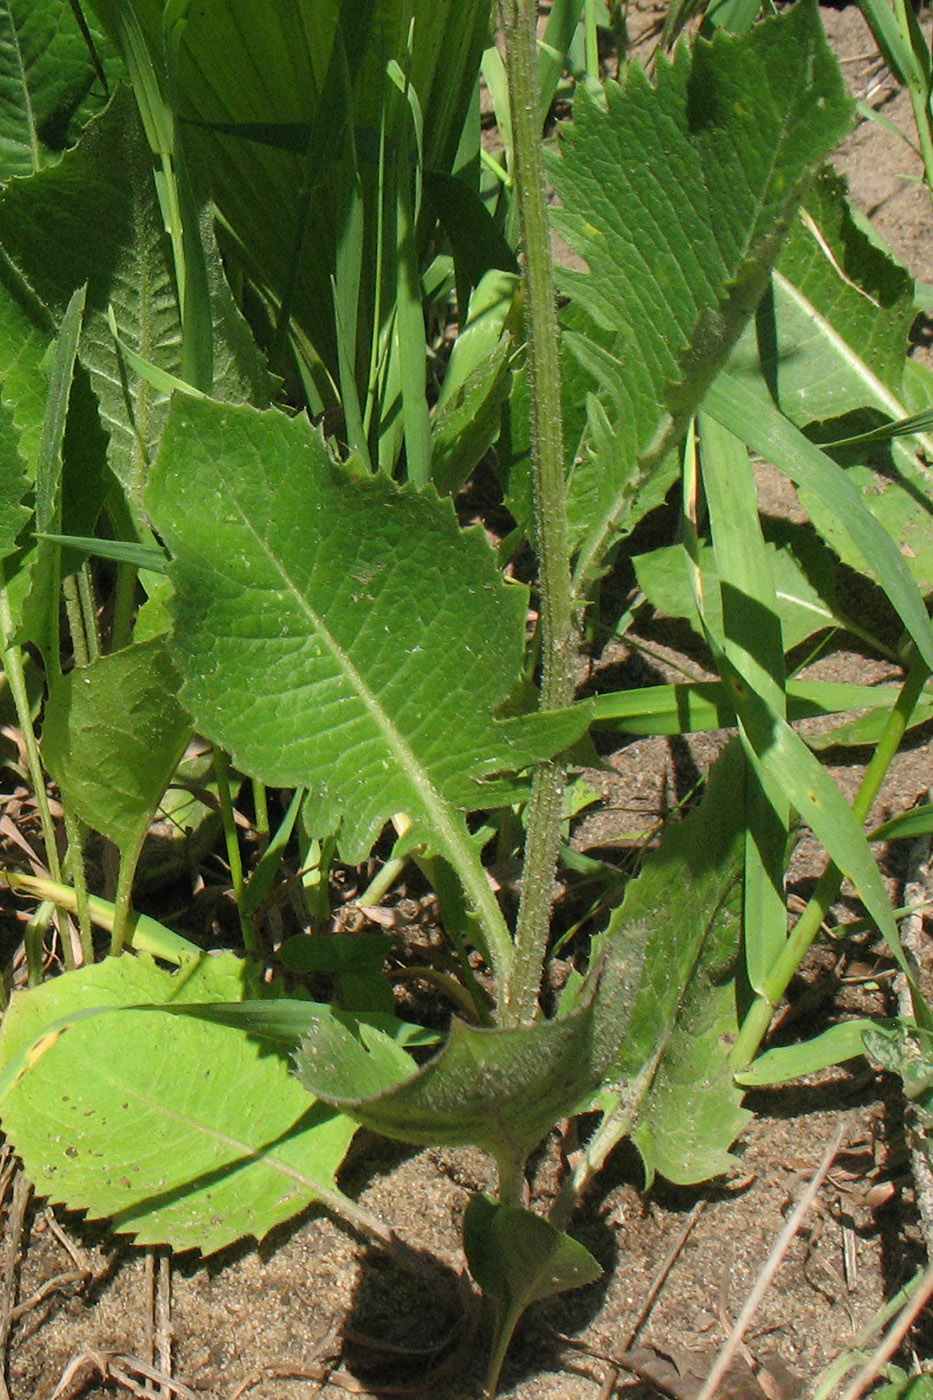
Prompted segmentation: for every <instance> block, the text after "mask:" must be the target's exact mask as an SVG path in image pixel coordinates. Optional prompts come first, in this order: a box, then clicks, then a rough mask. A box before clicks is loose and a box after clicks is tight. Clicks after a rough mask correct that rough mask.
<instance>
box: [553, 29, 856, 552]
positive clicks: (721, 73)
mask: <svg viewBox="0 0 933 1400" xmlns="http://www.w3.org/2000/svg"><path fill="white" fill-rule="evenodd" d="M606 99H607V107H606V110H603V109H602V108H601V107H599V106H597V104H596V103H595V102H594V101H593V100H592V99H591V98H589V97H588V96H587V95H586V91H585V89H584V88H580V89H578V95H577V99H576V102H575V110H574V120H573V122H572V123H571V124H570V125H568V126H567V127H565V128H563V129H562V133H561V142H560V148H561V155H560V158H559V159H555V160H554V161H553V163H552V166H551V176H552V179H553V182H554V185H555V188H556V189H557V192H558V194H559V195H560V197H561V201H562V206H563V207H562V209H561V210H560V211H559V212H558V213H557V214H556V215H555V222H556V225H557V228H558V231H559V232H560V233H561V234H562V235H563V236H564V238H565V239H566V240H567V241H568V242H569V243H570V245H571V246H572V247H573V248H574V249H575V250H576V252H578V253H579V254H580V255H581V256H582V257H583V258H584V259H585V260H586V262H587V264H588V267H589V271H588V272H577V271H573V270H569V269H568V270H565V271H563V272H562V273H561V279H560V280H561V285H562V288H563V290H565V291H566V292H568V293H569V294H570V295H571V297H572V298H573V299H574V301H575V302H576V303H578V304H579V305H581V306H582V307H583V308H584V309H585V311H586V312H587V314H588V315H589V316H590V317H592V319H593V321H594V322H596V323H597V325H599V326H602V327H604V328H605V330H606V331H608V332H610V333H611V335H612V341H611V343H610V345H609V346H608V347H607V348H608V350H609V351H610V353H611V355H612V356H613V357H614V359H615V360H616V361H617V362H618V364H619V371H618V373H615V374H606V375H604V384H605V385H606V386H608V388H609V391H610V393H609V397H608V398H607V399H605V402H606V403H607V404H608V405H609V407H608V408H607V412H608V413H609V415H610V418H611V420H612V422H613V423H614V424H615V425H616V435H617V441H616V445H615V452H614V455H613V457H612V458H611V459H610V460H600V462H599V464H598V466H599V471H600V473H601V481H600V485H599V489H598V492H597V495H598V498H599V503H600V509H599V511H598V513H597V514H596V515H595V516H594V518H593V520H592V525H591V528H590V531H589V533H588V535H587V537H586V539H585V540H584V541H583V545H582V552H581V560H580V564H579V566H578V574H579V576H580V577H581V578H582V579H585V578H587V577H590V576H591V575H592V573H593V571H594V570H597V569H598V568H599V567H600V566H601V561H602V559H603V557H604V555H605V552H606V549H607V547H608V545H609V543H611V540H612V538H613V532H614V530H615V528H616V520H617V517H618V515H619V511H620V510H622V509H624V508H625V506H626V504H627V502H628V500H629V499H630V497H631V493H632V478H633V474H635V475H636V476H638V477H641V478H644V476H645V475H646V474H648V473H650V471H651V470H652V469H653V468H654V467H656V466H657V464H658V463H659V462H660V461H661V460H662V459H663V457H664V455H665V452H666V451H667V450H668V449H669V447H670V446H671V445H672V443H673V442H674V441H675V440H676V438H677V437H678V436H679V434H680V433H681V431H682V429H683V425H684V423H685V422H686V419H687V417H688V416H689V415H690V414H691V413H692V412H693V411H694V409H695V408H696V406H697V405H698V403H699V401H700V399H701V398H702V396H703V393H704V391H705V389H706V387H707V386H708V384H709V383H710V382H711V380H712V379H713V377H714V376H715V374H716V372H717V369H718V367H719V366H720V365H721V364H722V362H723V360H724V358H725V356H726V355H727V353H728V351H729V350H730V349H731V347H732V345H733V343H734V342H735V339H736V338H737V336H738V335H739V334H740V332H741V330H742V327H743V326H744V324H745V322H746V321H747V319H748V317H749V316H750V315H751V314H752V313H753V311H754V309H755V306H756V304H757V302H758V300H759V298H760V296H761V293H762V291H763V290H764V288H765V286H766V285H767V279H768V275H769V272H770V269H771V265H772V264H773V262H774V259H775V258H776V256H777V253H778V250H779V247H780V242H781V239H782V237H783V235H784V233H785V232H786V230H787V228H788V226H789V224H790V222H791V220H792V218H793V216H794V214H795V212H796V208H797V204H798V202H799V199H800V197H801V195H802V192H803V189H804V185H805V182H806V180H807V179H808V177H809V175H810V174H811V173H812V171H813V169H814V168H815V166H816V165H817V163H818V162H819V161H820V160H821V159H822V158H823V157H824V156H825V155H826V153H827V152H828V151H829V150H830V149H831V148H832V147H833V145H835V143H836V142H837V141H838V140H839V139H840V138H841V137H842V136H843V135H844V133H845V130H846V127H847V124H848V120H849V112H850V105H849V102H848V100H847V98H846V96H845V93H844V89H843V85H842V79H841V76H840V73H839V70H838V68H837V66H836V63H835V60H834V59H833V57H832V55H831V54H830V52H829V50H828V48H827V46H826V42H825V39H824V37H823V32H822V27H821V24H820V21H819V17H818V14H817V11H816V8H815V6H813V5H811V4H808V3H804V4H798V5H795V6H794V7H793V8H792V9H791V10H789V11H788V12H787V13H786V14H783V15H779V16H777V17H775V18H773V19H769V20H766V21H765V22H763V23H762V24H760V25H759V26H757V27H756V28H755V29H753V30H752V31H751V32H750V33H749V34H748V35H745V36H742V37H741V38H737V37H733V36H731V35H726V34H718V35H717V36H716V38H715V40H714V41H713V42H712V43H711V44H708V43H706V42H705V41H704V40H700V41H698V42H697V44H696V46H695V48H694V49H693V52H692V54H690V53H689V52H688V51H687V50H686V48H680V49H679V50H678V51H677V52H676V54H675V56H674V58H673V60H670V61H669V60H667V59H666V58H660V59H659V61H658V67H657V81H656V85H654V86H652V85H651V83H649V81H648V79H647V77H646V76H645V73H644V70H643V69H642V68H641V67H640V66H639V65H638V64H636V63H633V64H630V65H629V66H628V68H627V70H626V76H625V79H624V82H623V85H622V86H621V87H619V86H616V85H614V84H608V85H607V89H606ZM738 152H740V153H741V156H740V158H737V153H738Z"/></svg>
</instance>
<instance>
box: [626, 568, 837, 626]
mask: <svg viewBox="0 0 933 1400" xmlns="http://www.w3.org/2000/svg"><path fill="white" fill-rule="evenodd" d="M767 558H768V565H769V568H770V571H771V577H772V580H773V585H774V593H775V602H776V604H777V615H778V616H779V617H780V620H781V633H782V638H783V643H784V649H785V651H790V650H791V649H792V648H793V647H795V646H797V645H799V643H800V642H804V641H806V640H807V638H808V637H811V636H813V634H814V633H815V632H820V631H823V630H825V628H827V627H835V626H840V625H844V624H842V623H841V620H840V619H838V618H837V616H836V614H835V612H834V611H833V609H832V608H831V607H830V605H829V604H828V602H827V601H826V600H825V599H824V598H823V597H821V596H820V594H819V593H818V592H817V591H816V589H815V588H814V587H813V585H812V583H811V582H810V580H809V579H808V578H807V575H806V573H805V572H804V570H803V569H802V568H801V566H800V565H799V564H798V563H797V560H796V559H795V558H794V556H793V553H792V552H791V551H790V550H789V549H787V548H784V549H778V548H777V547H776V546H775V545H773V544H769V545H768V546H767ZM632 562H633V564H634V566H635V574H636V577H637V578H638V583H639V586H640V587H641V588H642V590H643V591H644V593H645V594H646V595H647V597H648V598H649V599H650V600H651V602H652V603H654V605H655V607H657V608H660V609H661V610H662V611H663V612H666V613H668V614H669V615H670V616H672V617H684V618H686V619H687V620H688V621H689V623H690V625H691V627H692V628H693V630H694V631H695V632H696V633H697V634H698V635H699V636H701V637H702V636H703V629H702V626H701V625H700V619H699V615H698V613H697V610H696V604H695V602H694V598H693V590H692V588H691V587H690V575H689V572H688V566H687V558H686V555H685V553H684V550H683V546H682V545H664V546H662V548H660V549H654V550H651V552H650V553H648V554H639V555H638V556H637V557H636V558H635V559H634V560H633V561H632ZM699 562H700V568H701V570H702V572H703V577H704V579H706V580H707V581H709V582H710V583H714V582H715V568H714V556H713V550H712V549H711V548H705V549H702V550H701V551H700V561H699ZM705 601H706V603H707V605H708V608H709V609H710V614H709V615H710V626H711V627H712V628H713V630H714V631H721V628H722V621H721V612H722V609H721V605H720V602H719V598H718V590H717V589H715V588H711V590H710V593H709V595H708V596H707V598H706V599H705Z"/></svg>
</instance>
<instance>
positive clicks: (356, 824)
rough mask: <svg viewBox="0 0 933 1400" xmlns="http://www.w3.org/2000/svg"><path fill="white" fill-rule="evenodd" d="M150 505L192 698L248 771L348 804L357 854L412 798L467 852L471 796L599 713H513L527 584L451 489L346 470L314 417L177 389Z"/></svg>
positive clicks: (445, 846)
mask: <svg viewBox="0 0 933 1400" xmlns="http://www.w3.org/2000/svg"><path fill="white" fill-rule="evenodd" d="M148 501H149V507H150V510H151V513H152V516H153V519H154V521H155V523H156V526H157V528H158V530H159V532H160V534H161V535H162V537H163V538H164V539H165V541H166V543H167V544H168V546H169V548H170V550H171V552H172V553H173V554H174V556H175V562H174V563H173V564H172V565H170V568H169V573H170V576H171V578H172V579H173V581H174V583H175V587H176V590H177V594H176V602H175V605H174V611H175V619H176V624H175V642H174V649H175V655H176V658H177V660H178V664H179V666H180V669H181V671H182V674H183V676H184V678H185V684H184V687H183V691H182V699H183V702H184V704H185V705H186V706H187V707H188V708H189V709H190V710H191V712H192V713H193V715H194V716H195V718H196V722H197V725H198V727H199V728H201V729H202V730H203V731H204V732H205V733H207V734H208V735H209V736H210V737H211V738H213V739H214V740H216V741H217V742H219V743H221V744H223V745H224V747H225V748H227V749H228V750H229V751H230V752H231V753H232V754H233V755H234V756H235V759H236V762H237V764H238V765H239V766H240V767H241V768H242V769H243V770H244V771H245V772H249V773H251V774H254V775H255V776H258V777H262V778H263V779H264V781H266V782H268V783H270V784H272V785H275V786H295V785H305V786H308V787H310V788H312V789H314V790H316V791H317V792H318V793H319V794H321V795H322V796H323V797H324V798H325V799H326V801H327V802H328V804H329V808H330V810H331V811H333V810H339V811H342V813H343V826H342V828H341V848H342V850H343V851H344V852H345V854H346V855H347V857H348V859H350V860H358V859H362V858H363V857H364V856H365V855H366V853H367V852H368V851H369V849H370V846H371V844H372V842H373V840H374V838H375V835H376V833H377V831H378V830H379V828H380V827H381V826H382V824H383V823H384V822H385V821H386V820H387V819H388V818H389V817H390V816H391V815H392V814H393V813H395V812H406V813H408V815H409V816H410V817H411V818H412V820H413V822H414V823H415V825H416V827H417V828H418V840H422V841H425V842H426V843H427V844H428V845H429V846H430V847H432V848H433V849H435V850H439V851H440V852H441V853H443V854H445V855H448V857H450V853H451V852H454V863H456V860H457V859H459V858H462V855H463V849H464V847H463V843H464V842H465V841H466V840H467V837H466V832H465V828H464V827H463V824H462V819H461V818H460V817H459V816H458V815H457V813H456V810H455V809H457V808H461V807H462V808H466V809H476V808H479V807H482V806H484V805H486V804H487V803H492V802H494V801H495V796H496V791H497V789H496V784H495V783H494V782H489V783H484V779H486V778H487V777H489V776H491V775H493V774H495V773H498V772H507V771H514V770H515V769H518V768H522V767H525V766H527V765H528V764H529V763H530V762H532V761H533V760H534V758H535V757H536V756H540V755H541V754H542V753H543V752H545V751H553V749H554V748H560V747H564V746H565V745H566V744H567V743H568V742H570V741H571V736H572V734H573V733H576V734H579V733H580V732H581V731H582V729H583V728H584V727H585V724H586V720H587V717H588V716H587V713H586V712H585V711H581V712H567V713H565V714H562V715H554V716H548V715H544V716H540V717H537V716H522V717H520V718H514V719H510V720H502V721H500V720H496V719H495V718H494V713H495V711H496V710H497V708H498V707H499V706H501V705H502V704H503V703H504V701H505V700H506V698H507V697H508V695H509V692H510V690H511V689H512V688H513V686H514V685H515V684H516V682H517V680H518V678H519V676H520V673H521V668H522V660H523V648H524V617H525V607H526V598H527V595H526V594H525V592H524V590H522V589H519V588H514V587H509V586H507V585H505V584H504V583H503V582H502V580H501V579H500V578H499V576H498V574H497V571H496V568H495V562H494V556H493V554H492V552H491V550H490V549H489V547H488V545H487V544H486V541H485V539H484V538H482V536H481V535H480V534H478V533H476V532H475V531H467V532H465V533H462V532H461V531H460V530H459V529H458V526H457V521H456V517H455V514H454V511H453V508H452V506H450V504H449V503H447V502H441V501H439V500H438V498H437V496H436V495H435V494H434V493H433V492H430V491H428V492H425V493H424V494H419V493H418V492H416V491H415V490H413V489H411V488H405V489H399V488H397V487H396V486H394V485H393V484H392V483H391V482H390V481H388V480H387V479H386V478H385V477H383V476H379V477H376V478H361V477H358V476H353V475H351V474H350V473H349V472H347V471H345V470H342V469H339V468H336V467H334V466H333V465H332V464H331V463H330V462H329V460H328V458H327V453H326V450H325V448H324V445H323V442H322V441H321V439H320V437H319V436H318V435H317V434H316V432H315V431H314V430H313V429H312V428H311V426H310V424H309V423H308V422H307V420H306V419H302V418H297V419H293V420H289V419H287V418H285V417H284V416H283V415H282V414H279V413H271V412H270V413H265V414H260V413H256V412H254V411H253V410H251V409H248V408H241V409H233V408H228V409H225V408H222V407H220V406H219V405H215V404H207V403H195V402H193V401H187V400H186V401H184V402H179V401H176V403H175V404H174V406H173V411H172V417H171V420H170V423H169V427H168V430H167V433H166V439H165V443H164V445H163V451H162V454H161V457H160V459H159V462H158V464H157V466H156V469H155V471H154V475H153V482H152V487H151V489H150V493H149V497H148ZM218 674H223V676H224V683H223V685H222V686H218V685H217V684H216V679H215V677H216V676H217V675H218ZM461 863H462V859H461Z"/></svg>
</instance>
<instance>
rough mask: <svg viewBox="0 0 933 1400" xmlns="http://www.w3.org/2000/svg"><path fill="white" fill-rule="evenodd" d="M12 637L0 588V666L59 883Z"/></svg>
mask: <svg viewBox="0 0 933 1400" xmlns="http://www.w3.org/2000/svg"><path fill="white" fill-rule="evenodd" d="M12 635H13V615H12V612H11V610H10V600H9V597H8V595H7V591H6V588H5V587H2V588H0V663H2V667H3V670H4V672H5V674H6V678H7V684H8V685H9V687H10V694H11V695H12V697H13V704H14V705H15V707H16V718H17V720H18V722H19V727H20V730H21V731H22V735H23V743H24V744H25V747H26V758H27V760H28V762H29V776H30V779H31V781H32V789H33V793H34V795H35V799H36V805H37V807H38V808H39V824H40V826H41V828H42V839H43V842H44V843H45V863H46V865H47V867H48V871H49V874H50V875H51V877H52V879H53V880H59V881H60V880H61V878H62V876H61V865H60V864H59V859H58V845H57V843H56V840H55V823H54V822H53V821H52V813H51V810H50V808H49V796H48V793H47V792H46V788H45V776H44V774H43V772H42V760H41V759H40V757H39V744H38V742H37V740H36V731H35V729H34V727H33V723H32V713H31V711H30V708H29V694H28V691H27V688H26V672H25V670H24V667H23V653H22V650H21V649H20V647H18V646H15V645H11V643H10V641H9V640H8V639H9V638H10V637H11V636H12Z"/></svg>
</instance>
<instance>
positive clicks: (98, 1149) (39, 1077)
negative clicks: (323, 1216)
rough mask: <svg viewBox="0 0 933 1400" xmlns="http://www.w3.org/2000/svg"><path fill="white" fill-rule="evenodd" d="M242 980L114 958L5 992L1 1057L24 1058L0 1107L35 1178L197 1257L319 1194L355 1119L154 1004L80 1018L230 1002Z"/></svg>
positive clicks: (82, 1206) (256, 1049)
mask: <svg viewBox="0 0 933 1400" xmlns="http://www.w3.org/2000/svg"><path fill="white" fill-rule="evenodd" d="M253 981H254V979H253V978H252V976H251V974H250V973H249V972H248V971H247V970H246V968H245V965H244V964H243V962H242V960H239V959H237V958H235V957H234V956H233V955H232V954H224V955H222V956H221V957H217V958H214V957H211V958H207V957H205V958H204V959H202V960H201V961H200V962H199V963H198V964H197V965H196V966H195V967H194V968H187V969H185V970H183V971H182V972H181V973H179V974H177V975H175V976H171V975H169V974H168V973H166V972H162V971H160V970H159V969H158V968H157V967H156V965H155V964H154V962H153V961H152V960H151V959H150V958H147V957H145V956H144V955H140V956H138V957H130V956H127V955H124V956H123V957H120V958H110V959H108V960H107V961H106V962H104V963H100V964H97V965H95V966H93V967H87V968H82V969H81V970H80V971H78V972H73V973H67V974H66V975H64V976H62V977H59V978H55V979H53V980H51V981H49V982H46V983H44V984H43V985H42V986H41V987H37V988H34V989H33V990H31V991H28V992H20V993H17V994H16V995H15V996H14V997H13V1000H12V1003H11V1006H10V1009H9V1010H8V1011H7V1012H6V1014H5V1016H4V1019H3V1026H2V1029H0V1065H3V1066H6V1065H7V1064H9V1063H10V1062H11V1061H12V1060H13V1059H15V1058H16V1057H17V1056H19V1055H21V1054H22V1053H23V1052H24V1051H26V1052H28V1053H27V1057H26V1068H25V1069H24V1070H22V1072H21V1073H20V1074H19V1076H18V1078H17V1079H16V1080H15V1081H14V1083H13V1085H12V1087H10V1088H9V1089H8V1091H7V1093H6V1095H5V1097H4V1098H3V1101H2V1103H0V1116H2V1120H3V1127H4V1130H5V1132H6V1134H7V1136H8V1138H9V1139H10V1141H12V1142H14V1143H15V1144H16V1150H17V1152H18V1153H19V1155H20V1156H21V1157H22V1160H23V1163H24V1166H25V1168H26V1171H27V1172H28V1174H29V1176H30V1179H31V1180H32V1182H33V1184H34V1185H35V1187H36V1189H37V1190H38V1191H39V1192H40V1193H42V1194H45V1195H48V1196H49V1197H50V1198H51V1199H52V1200H53V1201H60V1202H64V1203H66V1204H67V1205H68V1206H69V1207H71V1208H72V1209H76V1210H86V1211H87V1212H88V1213H89V1214H90V1215H92V1216H95V1217H101V1216H103V1217H109V1218H110V1219H111V1220H112V1222H113V1225H114V1227H115V1228H116V1229H117V1230H120V1231H127V1232H130V1233H132V1234H134V1235H135V1236H136V1239H137V1241H138V1242H139V1243H141V1244H171V1245H172V1246H173V1247H175V1248H176V1249H190V1248H193V1247H195V1248H198V1249H201V1250H203V1251H204V1252H206V1253H209V1252H211V1251H213V1250H216V1249H220V1248H222V1247H223V1246H225V1245H228V1244H231V1243H232V1242H233V1241H234V1240H237V1239H239V1238H241V1237H242V1236H244V1235H253V1236H262V1235H264V1234H266V1233H267V1232H268V1231H269V1230H270V1229H271V1228H272V1227H273V1226H274V1225H276V1224H279V1223H280V1222H281V1221H283V1220H287V1219H288V1218H289V1217H290V1216H291V1215H294V1214H295V1213H296V1212H297V1211H299V1210H301V1209H302V1208H303V1207H304V1206H306V1205H307V1204H308V1203H309V1202H310V1201H312V1200H314V1199H315V1198H316V1197H318V1196H320V1197H323V1198H324V1199H328V1198H330V1199H332V1198H333V1196H334V1195H335V1194H336V1193H335V1186H334V1175H335V1172H336V1171H337V1168H338V1167H339V1165H340V1163H341V1161H342V1160H343V1157H344V1154H345V1153H346V1150H347V1148H348V1146H349V1143H350V1140H351V1138H352V1136H353V1133H354V1132H355V1128H356V1125H355V1124H354V1123H352V1122H351V1121H350V1120H349V1119H346V1118H342V1117H340V1116H339V1115H336V1114H334V1113H333V1112H332V1111H331V1110H329V1109H325V1108H324V1107H323V1106H322V1105H319V1104H318V1105H315V1104H309V1101H308V1096H307V1094H306V1093H305V1092H304V1090H303V1089H302V1088H301V1087H300V1085H298V1084H297V1083H296V1082H295V1080H294V1078H293V1077H292V1076H291V1074H290V1073H289V1070H288V1065H287V1061H286V1060H285V1059H284V1058H282V1057H281V1056H279V1055H277V1054H270V1053H268V1052H267V1051H266V1052H264V1051H263V1048H262V1047H261V1046H260V1045H259V1044H258V1043H257V1042H255V1041H253V1040H250V1039H249V1038H248V1037H247V1036H246V1035H244V1034H243V1033H242V1032H240V1031H238V1030H234V1029H231V1028H230V1027H227V1026H223V1025H219V1024H214V1023H211V1022H209V1021H206V1020H201V1019H197V1018H190V1019H189V1018H188V1017H176V1016H166V1015H165V1014H163V1013H162V1012H160V1011H159V1010H157V1009H156V1010H146V1011H136V1010H122V1009H121V1010H120V1012H119V1014H118V1015H117V1014H112V1013H111V1014H102V1015H88V1014H86V1013H87V1011H88V1008H90V1007H93V1006H95V1005H96V1006H100V1007H109V1008H114V1007H119V1008H126V1007H132V1006H134V1005H135V1004H138V1003H147V1004H151V1003H159V1002H168V1003H173V1004H177V1003H179V1002H184V1001H195V1002H198V1001H230V1000H238V999H241V998H242V997H243V994H244V991H247V990H248V989H249V988H252V987H253ZM72 1014H74V1016H75V1020H74V1022H73V1023H72V1024H69V1025H67V1027H65V1028H62V1027H61V1025H60V1023H61V1022H62V1020H63V1018H64V1019H66V1020H67V1018H68V1017H69V1016H71V1015H72ZM56 1023H58V1029H55V1030H51V1031H50V1029H49V1028H50V1027H52V1026H54V1025H56Z"/></svg>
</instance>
